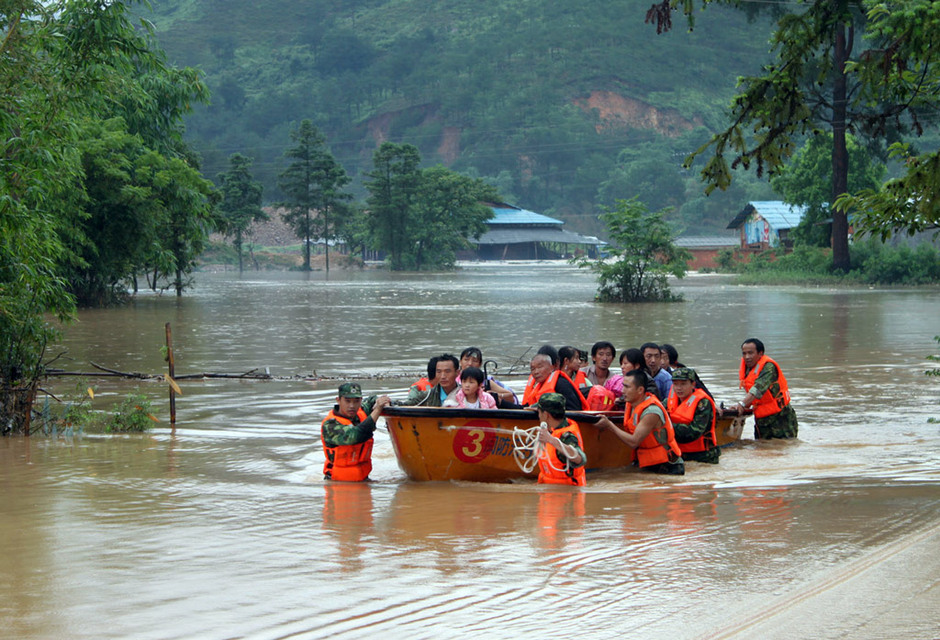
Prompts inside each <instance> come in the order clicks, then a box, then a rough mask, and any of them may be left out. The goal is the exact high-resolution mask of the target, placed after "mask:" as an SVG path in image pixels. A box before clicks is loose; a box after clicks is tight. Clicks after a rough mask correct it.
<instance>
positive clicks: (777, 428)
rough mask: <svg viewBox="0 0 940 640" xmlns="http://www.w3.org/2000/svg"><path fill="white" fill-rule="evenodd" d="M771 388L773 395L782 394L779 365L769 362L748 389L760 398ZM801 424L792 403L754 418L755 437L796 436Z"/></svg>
mask: <svg viewBox="0 0 940 640" xmlns="http://www.w3.org/2000/svg"><path fill="white" fill-rule="evenodd" d="M768 389H770V393H771V395H774V396H777V395H779V394H780V385H779V383H778V382H777V367H775V366H774V364H773V363H772V362H768V363H767V364H765V365H764V368H763V369H761V372H760V374H759V375H758V376H757V380H756V381H755V382H754V386H753V387H752V388H751V389H747V390H746V391H748V392H749V393H750V394H751V395H753V396H754V397H755V398H760V397H761V396H763V395H764V393H765V392H766V391H767V390H768ZM798 429H799V425H798V424H797V421H796V411H794V410H793V407H791V406H790V405H787V406H785V407H784V408H783V409H781V410H780V411H779V412H778V413H775V414H773V415H769V416H764V417H763V418H755V419H754V439H755V440H770V439H771V438H795V437H796V435H797V431H798Z"/></svg>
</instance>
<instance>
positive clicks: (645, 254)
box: [578, 198, 691, 302]
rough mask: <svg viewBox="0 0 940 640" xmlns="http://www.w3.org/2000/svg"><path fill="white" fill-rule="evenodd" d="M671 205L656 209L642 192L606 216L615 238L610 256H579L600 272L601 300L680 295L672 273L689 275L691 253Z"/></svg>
mask: <svg viewBox="0 0 940 640" xmlns="http://www.w3.org/2000/svg"><path fill="white" fill-rule="evenodd" d="M666 213H667V211H666V210H660V211H656V212H654V213H650V212H649V210H648V209H647V208H646V205H644V204H643V203H642V202H640V201H639V200H637V199H636V198H632V199H630V200H620V201H618V202H617V206H616V208H614V209H610V210H608V211H606V212H604V213H603V214H601V218H602V219H603V220H604V222H605V224H606V225H607V229H608V232H609V234H610V238H611V250H610V258H612V260H611V259H605V258H599V259H597V260H588V259H586V258H582V259H579V260H578V265H579V266H581V267H588V268H590V269H591V270H592V271H594V272H595V273H597V274H598V290H597V299H598V300H599V301H600V302H657V301H669V300H675V299H677V298H676V297H675V296H674V295H673V293H672V291H671V290H670V288H669V282H668V280H667V278H668V276H670V275H672V276H675V277H677V278H681V277H683V276H684V275H685V272H686V264H687V262H688V260H689V259H690V257H691V256H690V255H689V253H688V252H687V251H685V250H684V249H681V248H679V247H677V246H676V245H675V232H674V231H673V229H672V227H671V226H670V225H669V223H668V222H666V220H665V215H666Z"/></svg>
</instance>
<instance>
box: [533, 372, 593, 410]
mask: <svg viewBox="0 0 940 640" xmlns="http://www.w3.org/2000/svg"><path fill="white" fill-rule="evenodd" d="M561 376H564V377H565V380H567V381H568V382H571V378H569V377H568V374H567V373H565V372H564V371H561V370H560V369H555V370H554V371H552V373H551V375H549V376H548V377H547V378H545V380H544V381H543V382H542V384H536V382H535V380H534V379H533V378H532V376H529V382H528V383H527V384H526V387H525V393H523V394H522V406H524V407H528V406H530V405H533V404H535V403H536V402H538V401H539V398H541V397H542V396H543V395H544V394H546V393H555V385H557V384H558V378H559V377H561ZM571 386H572V387H574V391H575V393H577V394H578V400H579V401H580V402H581V409H587V408H588V402H587V400H585V399H584V396H583V395H581V390H580V389H578V387H577V385H575V383H574V382H571Z"/></svg>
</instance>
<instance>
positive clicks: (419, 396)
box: [402, 384, 460, 407]
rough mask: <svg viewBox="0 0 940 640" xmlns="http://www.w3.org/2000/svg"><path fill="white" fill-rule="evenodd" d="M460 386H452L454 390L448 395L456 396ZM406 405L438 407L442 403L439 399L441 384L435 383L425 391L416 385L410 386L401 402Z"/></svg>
mask: <svg viewBox="0 0 940 640" xmlns="http://www.w3.org/2000/svg"><path fill="white" fill-rule="evenodd" d="M459 388H460V385H459V384H458V385H457V386H456V387H454V390H453V391H452V392H451V393H450V394H449V395H448V397H453V396H456V394H457V389H459ZM402 404H403V405H405V406H408V407H440V406H442V405H443V403H442V401H441V385H439V384H436V385H434V386H433V387H431V388H430V389H428V390H427V391H422V390H421V389H419V388H418V387H416V386H412V387H411V389H409V390H408V397H407V398H406V399H405V401H404V402H403V403H402Z"/></svg>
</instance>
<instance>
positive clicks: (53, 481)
mask: <svg viewBox="0 0 940 640" xmlns="http://www.w3.org/2000/svg"><path fill="white" fill-rule="evenodd" d="M533 283H545V284H546V286H533ZM677 289H678V290H679V291H680V292H681V293H683V294H684V295H685V297H686V302H685V303H682V304H679V305H665V304H663V305H659V304H651V305H627V306H625V305H599V304H595V303H593V302H591V298H592V295H593V280H592V277H591V276H590V274H588V273H585V272H581V271H578V270H576V269H574V268H572V267H570V266H567V265H554V264H545V265H536V264H529V265H509V264H502V265H479V266H476V265H474V266H470V267H468V268H466V269H464V270H462V271H458V272H456V273H450V274H406V275H403V276H398V275H395V274H388V273H384V272H357V273H331V274H330V275H329V276H326V275H325V274H310V275H309V276H308V275H304V274H254V273H246V274H245V275H244V276H243V277H241V278H239V277H238V276H236V275H232V274H200V275H199V276H198V278H197V288H196V289H195V290H194V291H193V292H192V293H191V294H190V295H188V296H187V297H184V298H183V299H182V300H179V301H177V300H176V299H173V298H168V297H155V296H142V297H140V298H139V299H138V300H137V301H135V302H134V303H133V304H132V305H130V306H128V307H126V308H119V309H108V310H94V311H83V312H81V313H80V316H79V318H80V319H79V322H78V324H77V325H75V326H73V327H71V328H69V329H68V330H67V332H66V336H65V344H66V345H67V346H68V349H69V357H71V358H74V367H75V368H76V369H84V368H87V362H88V361H89V360H94V361H96V362H98V363H100V364H102V365H105V366H111V367H114V368H118V369H122V370H138V371H152V372H158V371H161V370H162V369H163V367H164V363H163V362H162V358H161V355H160V352H159V347H160V345H161V344H162V342H163V325H164V323H165V322H168V321H169V322H171V323H172V326H173V329H174V339H175V344H176V350H177V353H176V366H177V371H178V372H180V373H186V372H196V371H227V372H238V371H245V370H248V369H251V368H255V367H260V368H264V367H269V368H270V369H271V371H272V373H275V374H279V375H294V374H306V373H312V372H314V371H315V372H317V373H318V374H320V375H329V376H346V375H349V376H351V377H359V378H361V379H362V383H363V385H364V388H365V389H366V390H367V391H370V392H376V393H391V394H392V395H393V396H394V397H396V398H402V397H404V393H405V390H406V387H407V384H408V383H410V381H411V380H412V379H413V378H412V377H411V376H414V377H415V378H416V377H417V374H418V373H420V371H421V369H422V368H423V366H424V363H425V362H426V360H427V357H428V356H429V355H431V354H434V353H437V352H440V351H441V350H443V349H447V350H450V351H455V352H459V350H460V349H461V348H463V347H465V346H470V345H475V346H479V347H481V348H483V351H484V355H485V357H486V358H493V359H495V360H496V361H498V362H499V365H500V368H499V370H498V371H497V375H498V376H500V377H502V378H504V379H505V380H506V381H508V382H509V383H510V384H512V385H515V386H516V387H517V388H520V387H521V385H522V384H524V379H525V373H526V365H527V361H528V357H529V356H530V355H531V353H532V352H534V350H535V349H536V348H537V347H538V346H539V345H540V344H542V343H544V342H552V343H554V344H556V345H561V344H574V345H576V346H579V347H581V348H588V347H589V346H590V344H591V343H592V342H593V341H594V340H595V339H599V338H604V339H607V340H610V341H611V342H613V343H614V344H615V345H616V346H617V347H618V350H619V349H621V348H623V347H624V346H637V345H639V344H641V343H642V342H645V341H647V340H658V341H667V342H670V343H672V344H674V345H676V346H677V348H678V349H679V352H680V357H681V360H682V361H683V362H685V363H686V364H688V365H690V366H694V367H696V368H697V369H698V370H699V372H700V374H701V375H702V377H703V378H704V379H705V381H706V383H707V384H708V386H709V388H710V389H711V390H712V391H713V392H714V393H715V395H716V398H718V399H719V400H725V401H726V402H733V401H735V400H737V399H738V398H739V396H740V391H739V390H738V389H737V380H736V375H737V364H738V358H739V353H740V352H739V345H740V343H741V341H742V340H743V339H744V338H745V337H749V336H756V337H759V338H761V339H763V340H764V341H765V343H766V344H767V347H768V354H769V355H771V356H772V357H773V358H774V359H776V360H777V361H778V362H779V363H780V364H781V366H782V367H784V369H785V371H786V373H787V377H788V379H789V382H790V387H791V392H792V394H793V402H794V406H795V407H796V408H797V411H798V414H799V417H800V438H799V439H798V440H797V441H795V442H769V443H768V442H755V441H753V440H752V439H751V433H750V429H749V428H746V429H745V432H744V438H743V439H742V441H741V442H739V443H738V444H736V445H734V447H732V448H730V449H728V450H726V451H725V453H724V455H723V456H722V458H721V463H720V464H719V465H717V466H712V465H700V464H695V463H689V465H688V472H687V475H686V476H684V477H681V478H673V477H669V478H664V477H659V476H651V475H649V474H644V473H641V472H639V471H636V470H634V469H612V470H607V471H600V472H595V473H592V474H591V475H590V476H589V484H588V486H587V487H586V488H585V490H583V491H559V490H546V489H545V488H544V487H539V486H536V485H535V484H534V482H533V481H529V480H524V481H521V482H516V483H512V484H499V485H485V484H480V483H467V482H457V483H434V482H431V483H415V482H410V481H408V480H407V479H406V478H405V475H404V474H403V473H402V471H401V470H400V469H399V467H398V464H397V461H396V459H395V456H394V453H393V451H392V447H391V444H390V441H389V439H388V434H387V432H385V431H384V429H380V430H379V432H378V433H377V435H376V447H375V460H374V462H375V469H374V471H373V474H372V478H373V482H372V483H369V484H364V485H343V484H338V483H336V484H328V483H325V482H323V480H322V476H321V467H322V451H321V450H320V447H319V443H318V428H317V427H318V425H319V422H320V420H321V419H322V416H323V415H324V414H325V412H326V411H327V410H328V409H329V407H330V405H331V403H332V402H333V397H334V396H335V394H336V386H337V384H338V381H337V380H332V379H331V380H325V381H319V382H310V381H304V380H301V379H298V380H294V381H282V382H271V383H261V382H246V381H233V380H209V381H204V382H188V383H183V391H184V396H182V397H181V398H178V400H177V403H178V413H179V424H178V425H177V427H176V428H175V429H172V430H171V429H170V428H169V426H168V425H167V424H166V419H167V415H168V411H167V409H166V401H165V389H164V388H163V387H162V386H158V385H156V384H143V385H140V388H141V390H142V391H143V392H144V393H145V394H147V395H148V396H149V397H151V398H152V399H153V402H154V404H155V407H156V408H157V414H158V416H159V417H160V418H161V419H163V420H164V422H163V423H162V424H160V425H158V426H157V427H156V428H155V430H154V431H153V432H152V433H149V434H145V435H133V436H120V437H104V436H85V437H82V438H70V439H66V438H61V437H60V438H56V439H43V438H31V439H29V440H27V439H24V438H13V439H11V438H4V439H0V487H2V492H3V501H2V503H0V504H2V507H0V514H2V517H0V534H2V536H3V539H4V541H5V543H6V545H5V553H3V554H0V585H2V586H0V619H2V620H3V624H2V625H0V638H4V639H6V638H11V639H12V638H28V639H39V638H161V639H162V638H197V637H198V638H230V637H246V638H284V637H292V638H320V637H326V636H330V637H336V638H361V637H365V636H374V635H383V634H384V635H386V636H387V637H391V638H395V637H408V638H441V637H471V636H479V635H483V634H485V635H486V637H496V638H516V637H520V636H523V635H532V634H536V633H542V632H544V631H545V629H546V628H548V627H549V626H552V625H555V626H557V625H562V626H563V627H564V628H567V629H575V630H577V632H578V633H581V634H582V635H585V636H586V637H610V636H611V635H626V636H628V637H631V636H634V635H644V636H646V637H650V638H657V637H667V636H668V637H674V638H701V637H740V638H749V637H761V638H765V637H766V638H774V637H784V636H786V637H807V638H809V637H813V638H838V637H849V636H850V637H853V638H883V637H894V638H901V637H903V638H932V637H935V636H936V629H937V628H940V593H938V591H940V590H938V587H937V585H938V584H940V563H938V560H937V557H936V549H937V546H938V543H940V533H938V526H940V500H938V496H940V471H938V470H940V427H938V425H937V424H931V423H929V422H928V418H931V417H938V416H940V410H938V398H940V393H938V387H937V384H936V381H935V380H934V379H931V378H928V377H927V376H924V374H923V371H924V369H925V368H927V366H929V364H930V363H928V362H926V361H925V359H924V358H925V356H926V355H928V354H930V353H936V352H937V351H936V344H935V343H934V342H933V341H932V337H933V336H934V335H936V334H938V333H940V326H937V325H936V318H938V317H940V291H937V290H935V289H918V290H895V289H851V290H836V291H833V290H827V289H816V288H801V287H782V288H781V287H773V288H772V287H756V288H751V287H737V286H733V285H730V284H728V283H727V281H725V280H722V279H721V278H716V277H696V278H692V279H689V280H686V281H683V282H681V283H679V285H678V286H677ZM931 325H934V326H931ZM69 366H70V368H71V366H72V365H69ZM97 384H98V389H99V391H98V394H97V395H96V398H98V400H96V402H101V403H107V402H111V401H114V400H115V399H116V398H117V397H119V396H120V395H121V394H123V393H125V392H126V391H128V390H130V389H133V387H134V386H135V385H134V384H133V383H125V382H115V381H110V380H101V381H98V382H97ZM72 385H74V381H64V380H62V381H55V382H54V383H53V384H52V385H51V388H52V389H53V390H54V391H56V393H57V394H61V393H65V392H67V391H68V388H69V387H71V386H72ZM542 611H551V614H550V616H549V617H550V623H551V624H549V622H548V620H549V618H547V617H546V615H543V614H541V613H539V612H542ZM553 628H554V627H553Z"/></svg>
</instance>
